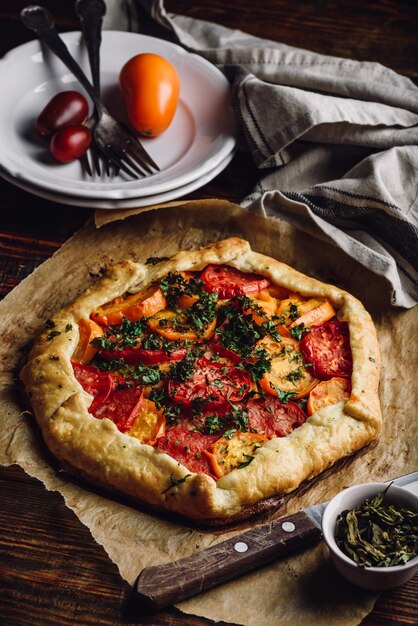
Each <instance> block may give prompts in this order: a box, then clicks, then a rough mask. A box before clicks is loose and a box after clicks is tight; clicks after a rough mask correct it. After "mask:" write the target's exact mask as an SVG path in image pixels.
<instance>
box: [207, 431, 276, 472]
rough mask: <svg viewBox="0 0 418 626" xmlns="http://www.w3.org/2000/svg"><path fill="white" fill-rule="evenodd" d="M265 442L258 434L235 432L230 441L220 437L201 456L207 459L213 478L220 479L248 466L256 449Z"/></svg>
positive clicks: (265, 439) (264, 438)
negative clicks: (234, 470)
mask: <svg viewBox="0 0 418 626" xmlns="http://www.w3.org/2000/svg"><path fill="white" fill-rule="evenodd" d="M266 441H268V440H267V438H266V437H264V435H259V434H258V433H242V432H237V433H235V434H234V435H233V436H232V437H231V438H230V439H228V438H227V437H221V439H218V441H215V443H213V444H212V445H211V446H210V447H209V450H203V452H202V454H204V455H205V456H206V458H207V459H208V461H209V464H210V467H211V470H212V472H213V474H214V476H216V477H217V478H221V477H222V476H225V474H228V473H229V472H231V471H232V470H233V469H236V468H239V467H244V466H245V465H248V464H249V463H250V462H251V461H252V459H253V457H254V453H255V451H256V450H257V448H260V446H262V445H263V444H264V443H266Z"/></svg>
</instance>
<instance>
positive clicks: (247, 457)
mask: <svg viewBox="0 0 418 626" xmlns="http://www.w3.org/2000/svg"><path fill="white" fill-rule="evenodd" d="M244 457H245V458H246V459H247V460H246V461H243V462H242V463H240V464H239V465H237V467H236V468H235V469H242V468H243V467H247V465H249V464H250V463H251V461H253V460H254V459H255V457H254V456H251V455H250V454H244Z"/></svg>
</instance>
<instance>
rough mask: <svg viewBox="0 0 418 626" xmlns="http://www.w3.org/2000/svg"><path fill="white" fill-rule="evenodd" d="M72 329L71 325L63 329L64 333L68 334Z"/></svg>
mask: <svg viewBox="0 0 418 626" xmlns="http://www.w3.org/2000/svg"><path fill="white" fill-rule="evenodd" d="M72 329H73V325H72V324H67V325H66V327H65V332H66V333H68V332H70V330H72Z"/></svg>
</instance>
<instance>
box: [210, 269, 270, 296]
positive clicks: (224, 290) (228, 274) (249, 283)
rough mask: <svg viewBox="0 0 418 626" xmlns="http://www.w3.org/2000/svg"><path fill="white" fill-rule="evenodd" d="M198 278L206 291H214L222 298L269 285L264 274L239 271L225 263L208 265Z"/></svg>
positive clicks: (257, 289)
mask: <svg viewBox="0 0 418 626" xmlns="http://www.w3.org/2000/svg"><path fill="white" fill-rule="evenodd" d="M200 279H201V280H203V282H204V284H205V289H206V291H209V292H216V293H217V294H218V296H219V298H221V299H223V300H226V299H228V298H234V297H235V296H242V295H244V294H245V293H253V292H255V291H261V290H262V289H266V288H267V287H269V285H270V280H269V279H268V278H265V277H264V276H259V275H258V274H249V273H245V272H241V271H240V270H236V269H235V268H234V267H228V266H227V265H208V266H207V267H206V268H205V269H204V270H203V272H202V273H201V275H200Z"/></svg>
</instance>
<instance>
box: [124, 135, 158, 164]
mask: <svg viewBox="0 0 418 626" xmlns="http://www.w3.org/2000/svg"><path fill="white" fill-rule="evenodd" d="M129 132H130V131H129ZM130 134H131V137H132V138H131V139H130V144H131V145H132V147H134V148H135V149H136V151H137V154H138V159H140V160H141V162H145V163H147V165H149V166H150V167H151V168H152V169H153V170H154V171H156V172H159V171H160V168H159V167H158V165H157V164H156V163H155V161H153V159H152V158H151V157H150V155H149V154H148V152H147V151H146V150H145V149H144V147H143V145H142V144H141V143H140V142H139V140H138V137H136V136H135V135H134V134H133V133H131V132H130ZM151 171H152V170H151Z"/></svg>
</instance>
